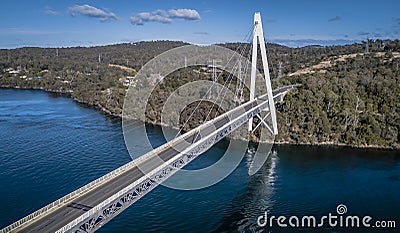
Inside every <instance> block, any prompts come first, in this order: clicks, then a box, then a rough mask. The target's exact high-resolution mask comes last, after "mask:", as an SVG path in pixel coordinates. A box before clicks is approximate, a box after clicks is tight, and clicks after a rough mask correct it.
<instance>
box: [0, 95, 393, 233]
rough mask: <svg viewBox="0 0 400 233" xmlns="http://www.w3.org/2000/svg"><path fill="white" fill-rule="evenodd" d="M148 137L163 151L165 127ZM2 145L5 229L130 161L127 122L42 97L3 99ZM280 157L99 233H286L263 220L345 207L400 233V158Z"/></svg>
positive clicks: (283, 152)
mask: <svg viewBox="0 0 400 233" xmlns="http://www.w3.org/2000/svg"><path fill="white" fill-rule="evenodd" d="M147 130H148V134H149V135H150V138H151V140H152V141H153V142H154V143H155V144H158V143H160V142H161V141H162V139H163V137H162V135H161V131H160V129H159V128H158V127H148V129H147ZM0 139H1V140H0V161H1V162H0V187H1V188H0V211H1V212H0V213H1V214H0V228H2V227H5V226H6V225H8V224H10V223H12V222H14V221H16V220H18V219H19V218H22V217H24V216H25V215H27V214H29V213H31V212H33V211H35V210H36V209H38V208H40V207H42V206H44V205H46V204H48V203H50V202H52V201H54V200H55V199H57V198H59V197H61V196H63V195H65V194H67V193H69V192H71V191H73V190H75V189H77V188H79V187H80V186H82V185H84V184H86V183H88V182H90V181H92V180H94V179H96V178H98V177H99V176H101V175H103V174H105V173H107V172H109V171H111V170H112V169H115V168H117V167H118V166H121V165H123V164H124V163H127V162H129V161H130V159H131V158H130V156H129V154H128V152H127V150H126V148H125V144H124V139H123V135H122V129H121V121H120V120H119V119H118V118H113V117H109V116H105V115H103V114H101V113H99V112H98V111H96V110H93V109H90V108H87V107H85V106H82V105H79V104H77V103H75V102H73V101H72V100H71V99H69V98H65V97H61V96H59V95H55V94H49V93H45V92H42V91H30V90H9V89H0ZM227 143H228V141H223V142H221V143H219V144H218V145H217V146H215V147H213V148H212V149H211V150H210V151H208V152H207V153H206V154H204V155H202V156H201V157H200V158H199V159H196V160H195V161H193V164H192V165H191V166H195V167H196V166H198V167H202V166H204V165H208V164H210V163H212V162H213V161H216V160H217V159H218V158H219V156H220V155H221V154H222V153H223V151H224V149H225V148H226V145H227ZM140 149H141V148H138V150H140ZM274 150H275V151H276V154H275V155H273V156H271V158H270V159H269V160H268V162H267V164H265V165H264V167H263V168H262V169H261V170H260V171H259V172H258V173H257V174H256V175H255V176H252V177H248V175H247V169H248V167H247V166H248V161H247V160H245V161H243V162H242V163H241V164H240V166H239V167H238V168H237V169H236V170H235V171H234V172H233V173H232V174H231V175H230V176H229V177H228V178H226V179H225V180H223V181H222V182H220V183H218V184H217V185H214V186H211V187H209V188H206V189H201V190H197V191H177V190H172V189H169V188H166V187H163V186H160V187H157V188H156V189H155V190H153V191H152V192H151V193H150V194H148V195H147V196H145V197H144V198H143V199H141V200H139V201H138V202H137V203H135V204H134V205H133V206H131V207H130V208H128V209H127V210H126V211H124V212H123V213H122V214H120V215H119V216H118V217H117V218H115V219H113V220H112V221H111V222H109V223H108V224H106V225H105V227H103V228H101V229H100V232H160V231H161V232H252V231H256V232H258V231H262V230H264V231H265V232H269V231H270V232H286V231H288V230H289V229H287V228H286V229H285V228H279V227H277V226H276V225H275V226H274V227H273V228H268V227H265V228H260V227H258V226H257V224H256V220H257V217H258V216H260V215H263V214H264V211H268V215H276V216H279V215H285V216H292V215H296V216H304V215H315V216H322V215H327V214H328V213H336V206H337V205H338V204H345V205H346V206H347V208H348V213H349V214H352V215H360V216H364V215H370V216H372V217H373V219H375V220H377V219H380V220H395V221H396V224H397V228H395V229H386V230H387V231H388V232H399V227H398V225H400V200H399V196H400V152H398V151H397V152H396V151H383V150H357V149H348V148H331V147H295V146H275V147H274ZM312 230H316V229H308V228H298V229H291V232H310V231H312ZM318 230H319V231H321V232H352V231H354V229H350V228H337V227H336V228H322V229H318ZM383 230H384V229H379V230H378V231H376V229H375V230H374V229H370V231H367V229H362V230H360V231H361V232H382V231H383Z"/></svg>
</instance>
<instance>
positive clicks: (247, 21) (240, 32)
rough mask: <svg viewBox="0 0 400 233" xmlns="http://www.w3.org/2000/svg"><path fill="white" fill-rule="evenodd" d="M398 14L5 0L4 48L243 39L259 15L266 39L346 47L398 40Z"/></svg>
mask: <svg viewBox="0 0 400 233" xmlns="http://www.w3.org/2000/svg"><path fill="white" fill-rule="evenodd" d="M399 9H400V1H398V0H380V1H376V0H373V1H372V0H214V1H211V0H196V1H191V0H147V1H134V0H131V1H128V0H112V1H110V0H86V1H74V0H72V1H70V0H68V1H67V0H66V1H61V0H2V1H1V10H2V11H1V14H0V48H17V47H25V46H35V47H36V46H37V47H70V46H96V45H107V44H116V43H127V42H137V41H150V40H177V41H185V42H189V43H192V44H215V43H225V42H246V41H249V40H248V38H247V37H246V35H248V33H249V31H250V30H251V29H252V27H253V15H254V12H260V13H261V17H262V22H263V27H264V34H265V37H266V41H267V42H272V43H279V44H283V45H287V46H291V47H299V46H306V45H314V44H320V45H332V44H348V43H353V42H359V41H362V40H365V39H367V38H371V39H398V38H400V10H399Z"/></svg>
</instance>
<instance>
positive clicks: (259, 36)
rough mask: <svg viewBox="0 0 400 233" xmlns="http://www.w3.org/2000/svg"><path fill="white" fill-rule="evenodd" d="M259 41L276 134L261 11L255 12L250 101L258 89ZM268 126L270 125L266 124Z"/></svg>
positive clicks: (273, 131)
mask: <svg viewBox="0 0 400 233" xmlns="http://www.w3.org/2000/svg"><path fill="white" fill-rule="evenodd" d="M258 42H260V50H261V58H262V63H263V69H264V78H265V85H266V88H267V94H268V102H269V111H270V114H271V117H272V133H273V134H274V135H277V134H278V126H277V123H276V112H275V104H274V98H273V95H272V87H271V79H270V76H269V68H268V59H267V51H266V49H265V40H264V33H263V28H262V23H261V15H260V12H256V13H255V14H254V31H253V51H252V58H251V83H250V101H251V100H254V99H255V89H256V71H257V50H258ZM258 117H259V118H260V120H261V121H262V123H263V124H266V123H265V121H264V119H262V118H261V117H260V115H258ZM266 126H267V127H268V128H269V126H268V125H266ZM252 130H253V118H251V119H250V120H249V131H250V132H251V131H252Z"/></svg>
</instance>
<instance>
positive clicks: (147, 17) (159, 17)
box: [131, 10, 172, 25]
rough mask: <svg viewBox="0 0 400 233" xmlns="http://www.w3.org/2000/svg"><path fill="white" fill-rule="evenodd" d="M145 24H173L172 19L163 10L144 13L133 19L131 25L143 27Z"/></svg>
mask: <svg viewBox="0 0 400 233" xmlns="http://www.w3.org/2000/svg"><path fill="white" fill-rule="evenodd" d="M145 22H160V23H172V19H171V18H169V15H168V14H167V12H165V11H163V10H156V11H154V12H142V13H139V14H137V15H135V16H132V17H131V23H132V24H133V25H143V24H144V23H145Z"/></svg>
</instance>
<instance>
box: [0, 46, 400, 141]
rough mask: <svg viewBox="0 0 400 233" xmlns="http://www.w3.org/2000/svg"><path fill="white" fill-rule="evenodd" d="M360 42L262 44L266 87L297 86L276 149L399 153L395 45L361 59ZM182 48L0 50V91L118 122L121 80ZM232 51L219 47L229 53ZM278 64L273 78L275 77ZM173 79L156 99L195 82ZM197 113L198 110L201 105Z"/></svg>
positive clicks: (284, 110)
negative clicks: (58, 97)
mask: <svg viewBox="0 0 400 233" xmlns="http://www.w3.org/2000/svg"><path fill="white" fill-rule="evenodd" d="M365 44H366V43H363V44H353V45H347V46H330V47H317V46H312V47H304V48H288V47H285V46H281V45H276V44H268V47H267V48H268V58H269V63H270V73H271V77H273V80H272V82H273V86H274V87H275V88H276V87H279V86H282V85H288V84H302V85H301V86H300V87H299V88H298V89H297V90H295V91H292V92H290V93H289V94H288V95H287V96H286V98H285V102H284V103H283V104H282V105H281V106H279V113H278V121H279V122H278V124H279V130H280V134H279V135H278V137H277V142H278V143H292V144H334V145H350V146H357V147H382V148H397V149H399V148H400V119H399V115H400V104H399V99H400V71H399V67H398V66H399V63H400V56H399V52H400V41H399V40H395V41H390V40H386V41H381V40H377V41H370V42H369V46H370V48H369V51H370V52H369V53H364V50H365ZM182 45H186V43H184V42H173V41H153V42H138V43H134V44H118V45H110V46H100V47H91V48H84V47H75V48H59V49H55V48H20V49H13V50H0V86H1V87H8V88H31V89H42V90H47V91H54V92H63V93H70V95H71V97H72V98H74V99H75V100H77V101H79V102H83V103H87V104H89V105H92V106H94V107H97V108H100V109H101V110H102V111H104V112H107V113H109V114H112V115H117V116H119V115H121V112H122V106H123V100H124V96H125V93H126V90H127V87H126V86H124V84H126V82H127V81H129V80H127V77H132V76H134V75H135V74H136V71H137V70H139V69H140V68H141V67H142V66H143V65H144V64H145V63H146V62H147V61H149V60H150V59H151V58H153V57H155V56H156V55H158V54H160V53H162V52H164V51H167V50H169V49H171V48H175V47H178V46H182ZM240 45H241V44H238V43H230V44H223V45H222V46H225V47H228V48H231V49H233V50H236V48H237V47H238V46H240ZM248 52H249V51H247V53H248ZM247 53H245V54H243V55H244V56H247V55H248V54H247ZM258 62H259V63H260V65H261V61H258ZM279 63H281V69H282V78H281V79H278V78H276V77H278V72H279ZM174 76H179V77H184V78H181V79H180V81H179V82H177V81H176V79H173V78H170V81H169V82H166V83H164V84H163V86H162V87H160V90H159V91H160V92H159V93H158V94H157V95H158V96H157V99H158V98H159V99H162V97H164V98H165V97H166V96H168V93H170V92H171V90H172V89H173V87H176V85H179V84H182V83H184V82H185V81H188V80H195V79H196V77H197V76H194V75H193V74H191V73H190V72H188V71H185V70H182V71H179V72H178V73H175V74H172V75H171V77H174ZM206 78H207V77H206ZM159 108H160V106H159V103H158V104H156V103H154V105H152V106H151V108H150V109H151V112H150V114H149V119H148V121H149V122H151V123H156V124H157V123H158V122H159V119H158V115H159V114H158V113H157V111H158V110H160V109H159ZM204 108H205V109H203V111H202V112H206V110H207V108H208V107H207V106H204ZM215 111H218V110H215ZM197 123H198V122H196V121H193V122H191V123H190V124H189V125H190V126H191V127H194V125H196V124H197Z"/></svg>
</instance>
